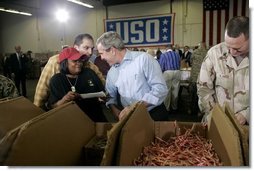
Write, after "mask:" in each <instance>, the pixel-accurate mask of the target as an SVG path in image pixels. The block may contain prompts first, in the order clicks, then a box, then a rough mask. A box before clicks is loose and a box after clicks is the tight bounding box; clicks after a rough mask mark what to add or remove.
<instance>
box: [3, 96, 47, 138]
mask: <svg viewBox="0 0 254 171" xmlns="http://www.w3.org/2000/svg"><path fill="white" fill-rule="evenodd" d="M0 111H1V112H0V140H1V139H2V138H3V137H4V136H5V134H6V133H7V132H8V131H10V130H12V129H14V128H16V127H17V126H19V125H21V124H23V123H25V122H26V121H28V120H30V119H32V118H34V117H36V116H38V115H40V114H42V113H44V111H43V110H42V109H41V108H39V107H37V106H35V105H34V104H33V103H32V102H31V101H29V100H28V99H26V98H24V97H23V96H21V97H17V98H14V99H5V100H2V101H0Z"/></svg>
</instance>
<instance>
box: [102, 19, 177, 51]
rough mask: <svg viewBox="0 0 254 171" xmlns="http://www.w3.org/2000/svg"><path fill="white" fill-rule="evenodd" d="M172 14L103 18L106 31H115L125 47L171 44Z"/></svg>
mask: <svg viewBox="0 0 254 171" xmlns="http://www.w3.org/2000/svg"><path fill="white" fill-rule="evenodd" d="M174 17H175V15H174V14H169V15H158V16H149V17H135V18H121V19H108V20H105V28H106V31H116V32H117V33H118V34H120V35H121V37H122V39H123V40H124V43H125V45H126V46H127V47H132V46H160V45H168V44H173V31H174V29H173V28H174V26H173V24H174Z"/></svg>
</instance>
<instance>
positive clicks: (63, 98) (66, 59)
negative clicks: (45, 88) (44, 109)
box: [48, 47, 107, 122]
mask: <svg viewBox="0 0 254 171" xmlns="http://www.w3.org/2000/svg"><path fill="white" fill-rule="evenodd" d="M87 60H89V57H87V56H86V55H82V54H80V53H79V52H78V51H77V50H76V49H75V48H73V47H71V48H65V49H63V51H62V52H61V53H60V55H59V62H60V73H57V74H55V75H54V76H53V77H52V78H51V79H50V83H49V89H50V95H49V99H48V106H49V108H50V109H51V108H55V107H57V106H61V105H63V104H65V103H67V102H70V101H75V102H76V104H77V105H78V106H79V107H80V108H81V109H82V111H84V113H85V114H87V115H88V116H89V117H90V118H91V119H92V120H93V121H94V122H106V121H107V119H106V117H105V115H104V114H103V111H102V107H101V103H100V102H99V100H98V98H87V99H82V98H81V96H80V94H84V93H95V92H100V91H104V86H103V84H102V82H101V80H100V79H99V77H98V76H97V75H96V73H95V72H94V71H93V70H91V69H90V68H84V67H83V66H82V65H83V61H87Z"/></svg>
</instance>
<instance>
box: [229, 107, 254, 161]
mask: <svg viewBox="0 0 254 171" xmlns="http://www.w3.org/2000/svg"><path fill="white" fill-rule="evenodd" d="M224 110H225V113H226V115H227V116H228V118H229V119H230V121H231V122H232V123H233V125H234V126H235V128H236V130H237V131H238V134H239V136H240V142H241V148H242V152H243V159H244V165H246V166H249V125H241V124H240V123H239V122H238V121H237V119H236V118H235V117H234V113H233V111H232V110H231V109H230V107H229V105H228V104H227V103H226V104H225V105H224Z"/></svg>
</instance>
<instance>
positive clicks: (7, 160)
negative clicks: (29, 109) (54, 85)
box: [0, 102, 130, 166]
mask: <svg viewBox="0 0 254 171" xmlns="http://www.w3.org/2000/svg"><path fill="white" fill-rule="evenodd" d="M126 112H127V113H128V112H130V111H126ZM127 119H128V117H125V118H124V119H123V120H121V121H119V122H117V123H95V122H93V121H92V120H91V119H90V118H89V117H88V116H87V115H85V114H84V113H83V111H82V110H81V109H80V108H79V107H78V106H77V105H76V104H75V103H74V102H70V103H67V104H65V105H62V106H60V107H57V108H55V109H53V110H50V111H49V112H46V113H43V114H41V115H39V116H37V117H35V118H32V119H31V120H29V121H27V122H25V123H23V124H21V125H19V126H17V127H15V128H13V129H12V130H10V131H8V132H7V133H6V134H5V136H4V137H3V138H2V140H0V165H8V166H84V165H85V166H86V165H94V164H93V163H92V164H91V163H90V164H89V162H90V161H86V158H85V156H84V155H85V154H84V151H83V148H84V147H85V146H86V145H87V144H88V143H89V142H91V140H92V139H94V138H96V137H101V136H104V137H107V142H106V147H105V151H104V153H103V154H100V157H101V159H100V160H101V164H100V161H96V162H97V163H96V165H107V166H110V165H113V164H112V162H113V161H115V147H116V146H117V143H118V137H119V134H120V131H121V128H122V126H123V125H124V124H125V122H126V121H127Z"/></svg>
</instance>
